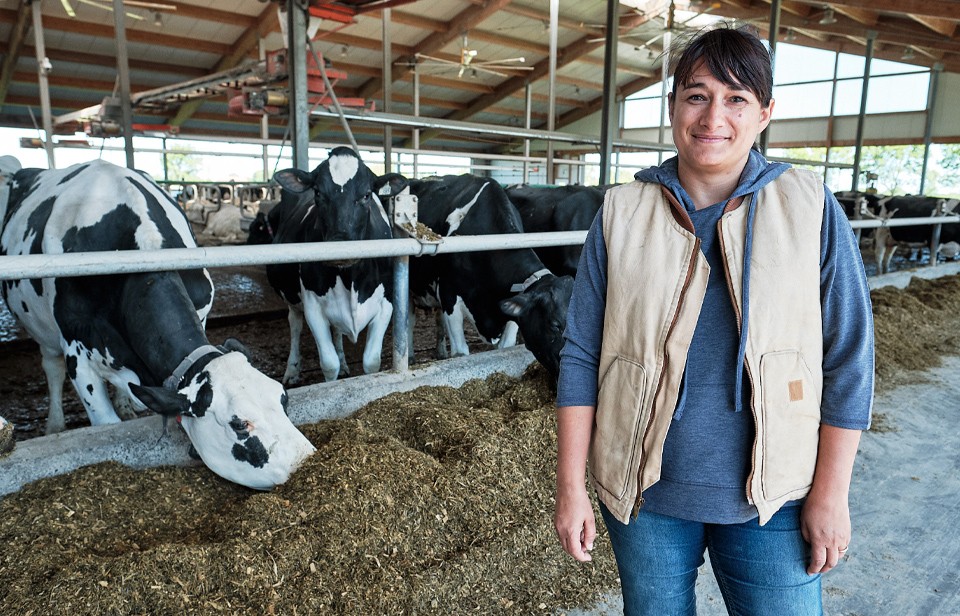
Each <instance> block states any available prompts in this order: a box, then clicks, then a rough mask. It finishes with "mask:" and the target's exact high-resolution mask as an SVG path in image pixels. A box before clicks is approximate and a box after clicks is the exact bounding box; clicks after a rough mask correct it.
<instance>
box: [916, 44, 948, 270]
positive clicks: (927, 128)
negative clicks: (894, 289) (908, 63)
mask: <svg viewBox="0 0 960 616" xmlns="http://www.w3.org/2000/svg"><path fill="white" fill-rule="evenodd" d="M942 71H943V64H942V63H940V62H937V63H936V64H934V65H933V70H931V71H930V88H929V89H928V90H927V120H926V123H925V125H924V127H923V167H922V168H921V169H920V194H921V195H923V194H926V192H925V187H926V183H927V164H928V163H929V161H930V143H931V141H932V136H933V113H934V111H935V110H936V105H937V86H938V84H939V82H940V73H941V72H942ZM931 254H933V253H931ZM930 261H931V262H935V261H934V259H930Z"/></svg>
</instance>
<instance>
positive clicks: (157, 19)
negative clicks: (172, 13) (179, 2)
mask: <svg viewBox="0 0 960 616" xmlns="http://www.w3.org/2000/svg"><path fill="white" fill-rule="evenodd" d="M153 25H155V26H156V27H158V28H162V27H163V15H161V14H160V11H157V12H156V13H154V14H153Z"/></svg>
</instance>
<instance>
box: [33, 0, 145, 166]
mask: <svg viewBox="0 0 960 616" xmlns="http://www.w3.org/2000/svg"><path fill="white" fill-rule="evenodd" d="M36 4H39V2H38V3H36ZM38 10H39V9H38ZM123 10H124V9H123V2H122V0H113V31H114V39H115V41H116V44H117V75H118V77H119V79H120V113H121V115H122V118H123V151H124V153H125V154H126V157H127V168H128V169H134V168H135V165H134V161H133V110H132V109H131V107H130V62H129V60H128V58H127V30H126V26H125V25H124V23H123V20H124V18H126V15H125V14H124V12H123Z"/></svg>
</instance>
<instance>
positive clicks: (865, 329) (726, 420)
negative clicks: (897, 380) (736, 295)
mask: <svg viewBox="0 0 960 616" xmlns="http://www.w3.org/2000/svg"><path fill="white" fill-rule="evenodd" d="M788 168H789V165H786V164H783V163H768V162H767V161H766V160H765V159H764V158H763V156H762V155H761V154H760V153H758V152H756V151H751V152H750V157H749V159H748V162H747V165H746V167H745V168H744V171H743V173H742V174H741V180H740V184H739V186H737V189H736V190H735V191H734V193H733V194H732V195H731V196H730V198H731V199H732V198H736V197H739V196H742V195H749V194H753V193H755V192H756V191H758V190H759V189H760V188H762V187H763V186H765V185H766V184H768V183H770V182H772V181H773V180H775V179H776V178H777V177H779V176H780V175H781V174H782V173H783V172H784V171H785V170H786V169H788ZM636 179H637V180H639V181H641V182H653V183H657V184H663V185H664V186H666V187H667V188H668V189H669V190H670V191H671V192H672V193H673V195H674V196H675V197H676V198H677V200H678V201H679V202H680V203H681V204H682V205H683V206H684V207H685V208H686V210H687V213H688V214H689V215H690V218H691V220H692V221H693V224H694V228H695V230H696V235H697V237H698V238H700V241H701V250H702V251H703V253H704V256H705V257H706V259H707V262H708V263H709V264H710V278H709V282H708V285H707V291H706V296H705V297H704V301H703V306H702V309H701V311H700V319H699V320H698V322H697V326H696V329H695V331H694V335H693V339H692V341H691V345H690V350H689V352H688V354H687V363H686V368H685V371H684V378H683V383H682V384H681V394H680V400H679V402H678V404H677V408H676V409H675V411H674V416H673V421H672V423H671V426H670V430H669V432H668V433H667V438H666V441H665V443H664V450H663V463H662V470H661V477H660V481H658V482H657V483H656V484H654V485H653V486H651V487H650V488H648V489H646V490H645V491H644V492H643V498H644V503H645V504H644V510H646V511H651V512H654V513H660V514H663V515H669V516H673V517H677V518H681V519H687V520H693V521H698V522H705V523H717V524H731V523H740V522H745V521H748V520H750V519H752V518H754V517H756V516H757V510H756V508H755V507H753V506H752V505H750V504H749V503H748V501H747V498H746V483H747V476H748V474H749V472H750V459H751V449H752V446H753V440H754V424H753V416H752V414H751V413H750V412H749V411H745V412H739V411H740V409H741V408H743V409H749V408H750V407H749V398H750V389H749V383H748V381H747V379H746V378H745V376H744V371H743V352H744V344H745V341H744V336H741V332H739V331H738V328H737V319H736V313H735V311H734V307H733V304H732V302H731V298H730V292H729V290H728V289H727V283H726V278H725V273H724V265H723V259H722V255H721V251H720V243H719V241H718V240H717V223H718V222H719V220H720V217H721V215H722V213H723V207H724V205H725V204H726V201H723V202H721V203H716V204H713V205H711V206H708V207H705V208H702V209H700V210H697V209H696V208H695V207H694V204H693V201H692V200H691V198H690V196H689V195H688V194H687V193H686V191H685V190H684V189H683V187H682V186H680V182H679V179H678V177H677V159H676V158H672V159H670V160H667V161H665V162H664V163H663V164H662V165H660V166H659V167H651V168H649V169H645V170H643V171H641V172H639V173H637V174H636ZM824 192H825V195H826V203H825V207H824V217H823V225H822V229H821V252H820V263H821V293H820V296H821V309H822V315H823V332H824V359H823V371H824V388H823V397H822V404H821V421H822V423H826V424H829V425H834V426H838V427H842V428H849V429H859V430H862V429H866V428H867V427H869V424H870V411H871V408H872V402H873V354H874V349H873V318H872V310H871V305H870V293H869V289H868V287H867V283H866V277H865V275H864V271H863V262H862V259H861V257H860V251H859V247H858V246H857V242H856V237H855V235H854V233H853V230H852V229H851V228H850V225H849V223H848V222H847V219H846V216H845V215H844V213H843V210H842V209H841V208H840V206H839V204H837V202H836V199H835V198H834V197H833V195H832V194H831V193H830V192H829V191H828V190H825V191H824ZM749 207H751V208H753V207H763V204H762V203H761V204H757V202H756V200H755V199H751V200H750V206H749ZM602 216H603V209H602V208H601V210H600V212H599V213H598V214H597V218H596V219H595V220H594V223H593V225H592V227H591V229H590V231H589V233H588V235H587V240H586V243H585V245H584V250H583V254H582V256H581V259H580V265H579V268H578V272H577V277H576V280H575V282H574V291H573V297H572V298H571V301H570V309H569V312H568V316H567V329H566V332H565V333H564V337H565V338H566V344H565V345H564V347H563V351H562V352H561V364H560V380H559V384H558V392H557V406H596V403H597V383H598V378H597V377H598V374H597V371H598V365H599V357H600V344H601V342H602V339H603V317H604V310H605V297H606V286H607V280H606V274H607V272H606V259H607V254H606V244H605V242H604V238H603V228H602V224H601V219H602ZM748 220H749V221H750V222H748V233H747V238H748V239H747V241H748V246H747V248H746V252H747V254H749V250H750V249H749V241H750V237H751V233H750V231H749V228H750V227H751V226H752V220H753V212H752V211H751V212H750V213H749V215H748ZM744 261H745V271H744V272H739V274H740V275H741V276H742V279H743V283H744V286H745V287H747V286H748V285H749V269H748V267H747V265H748V264H749V262H750V261H749V258H745V259H744ZM731 274H732V275H736V274H737V272H731ZM746 295H747V291H746V288H745V290H744V296H746ZM744 322H745V326H746V327H749V306H744ZM746 327H745V328H744V332H745V331H746Z"/></svg>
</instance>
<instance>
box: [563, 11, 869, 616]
mask: <svg viewBox="0 0 960 616" xmlns="http://www.w3.org/2000/svg"><path fill="white" fill-rule="evenodd" d="M771 65H772V62H771V57H770V54H769V52H768V51H767V50H766V48H765V47H764V46H763V44H762V43H761V41H760V40H759V39H758V38H757V37H756V36H755V35H754V34H752V33H751V32H748V31H746V30H744V29H733V28H730V27H719V28H716V29H713V30H709V31H705V32H702V33H700V34H699V35H697V36H696V37H694V38H693V39H692V40H691V41H689V42H688V43H687V44H686V46H685V47H684V49H683V50H682V53H681V54H680V57H679V60H678V61H677V64H676V68H675V72H674V83H673V91H672V93H671V94H670V97H669V110H670V120H671V123H672V130H673V139H674V142H675V144H676V148H677V152H678V155H677V156H676V157H675V158H672V159H670V160H667V161H666V162H664V163H663V164H662V165H660V166H659V167H653V168H650V169H646V170H644V171H641V172H639V173H637V175H636V180H637V181H635V182H633V183H631V184H626V185H623V186H619V187H617V188H614V189H611V190H609V191H608V192H607V196H606V199H605V202H604V205H603V208H602V209H601V210H600V212H599V214H598V215H597V217H596V219H595V220H594V223H593V225H592V228H591V229H590V232H589V234H588V236H587V240H586V244H585V246H584V252H583V255H582V257H581V262H580V266H579V269H578V273H577V278H576V282H575V287H574V293H573V297H572V299H571V303H570V310H569V315H568V321H567V330H566V333H565V337H566V343H565V345H564V348H563V352H562V353H561V371H560V380H559V386H558V394H557V406H558V410H557V412H558V429H559V435H558V446H559V451H558V463H557V504H556V514H555V527H556V530H557V533H558V536H559V539H560V542H561V544H562V546H563V549H564V550H565V551H566V552H567V553H569V554H570V555H571V556H573V557H574V558H576V559H577V560H581V561H586V560H590V554H589V552H590V550H591V549H592V547H593V542H594V539H595V537H596V526H595V520H594V514H593V508H592V506H591V501H590V497H589V494H588V492H587V489H586V486H585V485H584V473H585V471H586V467H587V461H588V459H589V468H590V483H591V485H592V487H593V489H594V490H595V491H596V493H597V496H598V499H599V501H600V511H601V513H602V515H603V519H604V522H605V524H606V526H607V530H608V532H609V536H610V540H611V543H612V545H613V549H614V553H615V555H616V559H617V566H618V568H619V572H620V579H621V584H622V590H623V599H624V610H625V613H627V614H656V615H658V616H663V615H672V614H694V613H696V598H695V596H694V586H695V582H696V576H697V567H699V566H700V565H701V564H702V563H703V562H704V558H703V554H704V552H705V551H707V550H708V551H709V554H710V562H711V565H712V567H713V571H714V574H715V576H716V577H717V582H718V585H719V587H720V589H721V593H722V595H723V597H724V601H725V603H726V605H727V609H728V611H729V613H731V614H745V615H746V614H749V615H751V616H756V615H759V614H777V615H778V616H785V615H790V614H797V615H801V614H803V615H806V614H821V613H822V604H821V586H820V574H822V573H824V572H826V571H829V570H830V569H831V568H833V567H834V566H836V564H837V562H838V560H839V559H840V558H841V557H842V556H843V554H844V553H845V551H846V550H847V546H848V545H849V542H850V535H851V530H850V514H849V508H848V491H849V485H850V476H851V473H852V469H853V460H854V456H855V455H856V451H857V444H858V442H859V438H860V431H861V430H864V429H866V428H868V427H869V423H870V412H871V407H872V402H873V320H872V311H871V306H870V294H869V290H868V288H867V285H866V279H865V276H864V272H863V266H862V261H861V258H860V253H859V250H858V246H857V243H856V240H855V237H854V234H853V231H852V230H851V228H850V226H849V224H848V223H847V220H846V218H845V217H844V214H843V211H842V210H841V208H840V207H839V205H838V204H837V202H836V200H835V199H834V197H833V195H832V194H831V193H830V192H829V191H826V190H825V188H824V186H823V184H822V182H820V181H819V180H817V179H816V177H815V176H814V175H813V174H812V173H810V172H808V171H801V170H796V169H792V168H790V166H789V165H786V164H780V163H769V162H767V161H766V160H765V159H764V158H763V156H762V155H761V154H760V153H759V152H758V151H756V150H755V149H754V148H753V144H754V142H755V141H756V139H757V137H758V136H759V134H760V133H761V132H762V131H763V130H764V129H765V128H766V127H767V125H768V124H769V122H770V118H771V114H772V113H773V107H774V102H773V99H772V96H771V94H772V90H773V76H772V66H771Z"/></svg>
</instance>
